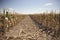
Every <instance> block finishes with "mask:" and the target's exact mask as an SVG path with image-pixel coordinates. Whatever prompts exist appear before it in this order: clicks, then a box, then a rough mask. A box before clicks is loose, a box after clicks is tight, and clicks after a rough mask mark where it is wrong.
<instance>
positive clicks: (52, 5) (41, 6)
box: [0, 0, 60, 13]
mask: <svg viewBox="0 0 60 40" xmlns="http://www.w3.org/2000/svg"><path fill="white" fill-rule="evenodd" d="M0 8H1V9H2V8H10V9H14V10H15V11H18V12H22V13H35V12H36V13H37V12H42V11H46V10H48V11H51V10H60V0H0Z"/></svg>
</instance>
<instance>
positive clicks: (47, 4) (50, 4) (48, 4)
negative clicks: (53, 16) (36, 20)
mask: <svg viewBox="0 0 60 40" xmlns="http://www.w3.org/2000/svg"><path fill="white" fill-rule="evenodd" d="M52 5H53V3H46V4H45V6H52Z"/></svg>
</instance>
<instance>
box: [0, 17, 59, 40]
mask: <svg viewBox="0 0 60 40" xmlns="http://www.w3.org/2000/svg"><path fill="white" fill-rule="evenodd" d="M0 40H58V39H56V38H53V37H51V36H50V35H47V34H46V33H45V32H41V29H39V28H38V27H37V25H36V24H35V22H34V21H33V20H32V19H31V18H30V16H26V17H25V18H24V19H23V20H22V21H21V22H19V23H18V24H17V25H16V26H14V27H13V28H12V29H11V30H9V32H6V34H5V37H3V38H0Z"/></svg>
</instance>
